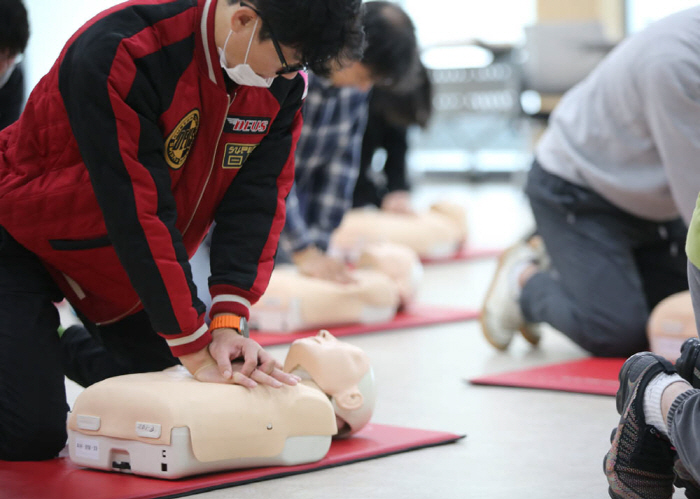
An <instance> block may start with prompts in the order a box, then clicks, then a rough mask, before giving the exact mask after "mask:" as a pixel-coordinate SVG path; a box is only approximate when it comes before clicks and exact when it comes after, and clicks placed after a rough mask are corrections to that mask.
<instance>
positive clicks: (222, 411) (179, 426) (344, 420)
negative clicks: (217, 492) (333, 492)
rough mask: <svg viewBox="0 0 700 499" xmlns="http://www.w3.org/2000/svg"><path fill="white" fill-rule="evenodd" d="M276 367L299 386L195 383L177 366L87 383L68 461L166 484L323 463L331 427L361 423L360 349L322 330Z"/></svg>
mask: <svg viewBox="0 0 700 499" xmlns="http://www.w3.org/2000/svg"><path fill="white" fill-rule="evenodd" d="M285 369H286V370H287V372H291V371H294V372H297V373H299V374H300V375H302V377H303V378H304V381H303V382H302V383H300V384H298V385H297V386H293V387H292V386H284V387H282V388H278V389H275V388H269V387H267V386H263V385H258V386H257V387H256V388H254V389H248V388H244V387H242V386H238V385H227V384H218V383H203V382H200V381H197V380H195V379H194V378H193V377H192V376H191V375H190V374H189V372H187V370H185V368H183V367H180V366H178V367H177V368H171V369H167V370H165V371H162V372H156V373H142V374H130V375H126V376H117V377H115V378H110V379H107V380H105V381H102V382H100V383H96V384H94V385H92V386H90V387H89V388H87V389H86V390H84V391H83V392H82V393H81V394H80V395H79V396H78V398H77V400H76V402H75V405H74V407H73V411H72V412H71V413H70V415H69V418H68V445H69V452H70V458H71V460H72V461H74V462H75V463H76V464H78V465H81V466H86V467H89V468H97V469H102V470H110V471H119V472H123V473H133V474H138V475H147V476H152V477H157V478H168V479H173V478H181V477H184V476H189V475H195V474H201V473H209V472H213V471H222V470H231V469H238V468H251V467H260V466H291V465H297V464H304V463H310V462H315V461H318V460H320V459H322V458H323V457H324V456H325V455H326V453H327V452H328V449H329V447H330V443H331V438H332V437H333V436H334V435H336V434H337V433H338V426H337V425H336V420H338V421H339V424H340V426H341V428H342V430H343V435H344V436H347V435H349V434H350V433H354V432H356V431H358V430H359V429H360V428H362V426H364V425H365V424H367V422H368V421H369V418H370V417H371V414H372V410H373V409H374V399H375V388H374V377H373V374H372V369H371V367H370V364H369V360H368V358H367V356H366V354H365V353H364V352H362V350H360V349H358V348H357V347H354V346H352V345H348V344H346V343H343V342H340V341H338V340H336V339H335V338H334V337H333V336H331V335H330V334H329V333H328V332H326V331H322V332H321V333H319V335H318V336H317V337H313V338H306V339H304V340H298V341H297V342H295V343H294V344H293V345H292V347H291V348H290V355H289V356H288V360H287V362H286V363H285Z"/></svg>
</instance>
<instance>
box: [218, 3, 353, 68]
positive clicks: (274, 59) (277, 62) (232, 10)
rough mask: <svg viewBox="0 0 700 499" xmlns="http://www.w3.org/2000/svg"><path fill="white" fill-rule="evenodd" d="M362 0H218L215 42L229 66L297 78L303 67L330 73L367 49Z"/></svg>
mask: <svg viewBox="0 0 700 499" xmlns="http://www.w3.org/2000/svg"><path fill="white" fill-rule="evenodd" d="M360 6H361V2H360V0H330V1H329V0H306V1H303V2H302V1H299V0H243V1H241V0H218V2H217V4H216V21H215V33H214V37H215V41H216V46H217V47H219V48H220V49H222V50H223V51H224V58H223V59H224V61H225V63H226V66H227V67H228V68H234V67H235V66H237V65H239V64H244V63H245V64H248V65H249V66H250V67H251V69H252V70H253V72H254V73H255V74H257V75H258V76H260V77H262V78H275V77H276V76H285V77H287V78H290V79H291V78H294V76H296V73H297V71H298V70H299V69H301V68H302V67H308V68H309V69H311V70H313V71H314V72H315V73H318V74H321V75H327V74H328V73H329V71H330V68H331V66H332V65H333V63H334V62H335V61H337V60H341V59H342V60H347V59H351V58H354V57H357V55H358V54H360V53H361V49H362V44H363V39H364V37H363V33H362V28H361V24H360V11H361V8H360Z"/></svg>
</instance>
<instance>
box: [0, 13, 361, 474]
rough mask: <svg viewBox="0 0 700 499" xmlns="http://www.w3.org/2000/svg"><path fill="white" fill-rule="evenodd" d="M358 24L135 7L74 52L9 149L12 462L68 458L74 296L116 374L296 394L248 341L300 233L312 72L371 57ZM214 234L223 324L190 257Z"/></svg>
mask: <svg viewBox="0 0 700 499" xmlns="http://www.w3.org/2000/svg"><path fill="white" fill-rule="evenodd" d="M359 10H360V2H359V0H306V1H303V2H302V1H300V0H246V1H234V0H136V1H132V2H128V3H126V4H121V5H119V6H117V7H114V8H112V9H109V10H107V11H105V12H103V13H102V14H100V15H98V16H97V17H96V18H94V19H93V20H91V21H90V22H88V23H87V24H86V25H85V26H83V27H82V28H81V29H80V30H79V31H78V32H77V33H76V34H75V35H74V36H73V37H72V38H71V39H70V40H69V42H68V44H67V45H66V47H65V48H64V49H63V51H62V52H61V55H60V56H59V59H58V60H57V62H56V64H55V65H54V66H53V68H52V69H51V71H50V72H49V73H48V74H47V75H46V76H45V77H44V78H43V79H42V80H41V81H40V83H39V84H38V85H37V87H36V88H35V90H34V91H33V92H32V94H31V96H30V98H29V101H28V103H27V106H26V108H25V110H24V112H23V114H22V116H21V118H20V120H19V121H18V122H16V123H15V124H14V125H12V126H10V127H8V128H7V129H5V130H4V131H3V132H2V133H0V459H4V460H34V459H46V458H50V457H53V456H55V455H56V453H57V452H58V451H59V450H60V449H61V448H62V447H63V445H64V443H65V438H66V433H65V416H66V410H67V406H66V399H65V391H64V387H63V372H64V371H63V366H62V358H61V357H62V354H61V351H62V350H61V346H60V342H59V337H58V335H57V328H58V326H59V322H58V315H57V313H56V310H55V307H54V306H53V304H52V301H56V300H58V299H60V298H61V296H65V297H66V298H67V299H68V300H69V301H70V303H71V304H72V305H73V307H74V308H75V309H76V310H77V311H78V313H79V315H80V316H81V318H82V319H83V321H84V323H85V325H86V327H87V328H88V329H90V330H91V332H93V333H94V334H95V335H96V336H99V338H100V339H101V340H102V343H103V344H104V347H105V348H106V350H107V351H109V353H111V354H113V355H114V358H115V365H116V366H119V368H118V369H117V370H116V372H109V373H105V376H108V375H113V374H121V373H127V372H139V371H149V370H156V369H162V368H164V367H168V366H169V365H173V364H175V363H176V362H177V361H178V359H177V358H179V361H180V362H181V363H182V364H183V365H184V366H185V367H186V368H187V369H189V370H190V372H192V373H193V374H194V375H195V376H196V377H197V378H198V379H200V380H201V381H213V382H222V383H238V384H241V385H244V386H248V387H253V386H255V385H256V384H257V383H263V384H268V385H271V386H281V385H282V383H287V384H294V383H295V382H296V379H295V378H294V377H291V376H289V375H286V374H284V373H282V371H281V370H280V369H279V368H278V366H276V364H275V362H274V360H273V359H272V357H271V356H270V355H269V354H268V353H267V352H265V351H264V350H263V349H262V348H261V347H260V346H259V345H258V344H257V343H255V342H254V341H252V340H250V339H248V338H245V337H243V335H241V334H239V333H240V332H243V330H244V327H243V323H242V322H243V321H242V319H245V318H247V316H248V309H249V307H250V305H251V304H252V303H254V302H255V301H256V300H258V298H259V297H260V296H261V295H262V293H263V292H264V291H265V288H266V287H267V284H268V280H269V276H270V272H271V271H272V267H273V260H274V255H275V252H276V250H277V243H278V237H279V233H280V231H281V229H282V226H283V225H284V213H285V198H286V196H287V194H288V192H289V189H290V188H291V184H292V181H293V178H294V150H295V146H296V142H297V139H298V136H299V131H300V128H301V113H300V106H301V103H302V99H303V97H304V93H305V80H304V77H303V74H299V73H298V71H299V69H301V68H302V67H304V66H308V67H310V68H311V69H313V70H314V71H318V70H320V71H324V70H327V69H328V65H329V63H330V62H331V61H332V60H333V59H335V58H339V57H340V58H344V57H346V56H347V52H348V51H351V52H354V51H355V50H357V49H359V46H360V45H361V40H362V34H361V29H360V28H359V22H358V15H359ZM280 75H281V76H282V77H281V78H277V76H280ZM214 221H216V229H215V232H214V235H213V240H212V249H211V251H212V263H211V267H212V274H211V277H210V279H209V285H210V292H211V294H212V298H213V300H212V301H213V305H212V308H211V310H210V316H211V317H213V320H212V324H211V325H210V326H207V325H206V323H205V321H204V316H205V308H204V306H203V304H202V302H201V301H200V299H199V298H198V297H197V290H196V288H195V286H194V284H193V283H192V276H191V271H190V267H189V263H188V259H189V257H191V256H192V255H193V253H194V252H195V250H196V249H197V247H198V246H199V244H200V243H201V242H202V239H203V238H204V236H205V235H206V233H207V230H208V229H209V227H210V225H211V224H212V223H213V222H214ZM168 347H169V348H168ZM236 359H239V360H238V361H237V362H233V361H234V360H236ZM93 381H94V380H93Z"/></svg>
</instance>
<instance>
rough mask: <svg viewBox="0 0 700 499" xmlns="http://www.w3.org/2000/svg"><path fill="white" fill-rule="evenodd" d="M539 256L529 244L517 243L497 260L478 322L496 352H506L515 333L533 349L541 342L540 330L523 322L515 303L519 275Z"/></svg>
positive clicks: (536, 326) (518, 295) (518, 306)
mask: <svg viewBox="0 0 700 499" xmlns="http://www.w3.org/2000/svg"><path fill="white" fill-rule="evenodd" d="M538 256H539V255H538V252H537V251H536V250H535V249H534V248H533V247H532V246H531V245H530V244H528V243H527V242H519V243H517V244H515V245H513V246H511V247H510V248H508V249H507V250H506V251H505V252H504V253H503V254H502V255H501V257H500V258H499V260H498V267H497V268H496V273H495V275H494V277H493V281H492V282H491V287H490V288H489V291H488V293H487V294H486V299H485V300H484V306H483V307H482V309H481V317H480V320H481V328H482V330H483V332H484V336H485V337H486V340H487V341H488V342H489V343H491V344H492V345H493V346H494V347H496V348H498V349H499V350H505V349H506V348H508V345H510V342H511V341H512V340H513V337H514V336H515V333H516V332H517V331H520V332H521V333H522V335H523V336H524V337H525V339H526V340H527V341H528V342H530V343H532V344H533V345H536V344H537V343H539V341H540V338H541V336H542V334H541V331H540V328H539V326H538V325H537V324H528V323H526V322H525V319H524V317H523V314H522V311H521V310H520V304H519V303H518V299H519V298H520V286H519V285H518V274H519V273H520V272H521V271H522V270H523V269H524V268H525V267H526V266H527V265H528V264H529V263H535V264H536V263H537V261H538Z"/></svg>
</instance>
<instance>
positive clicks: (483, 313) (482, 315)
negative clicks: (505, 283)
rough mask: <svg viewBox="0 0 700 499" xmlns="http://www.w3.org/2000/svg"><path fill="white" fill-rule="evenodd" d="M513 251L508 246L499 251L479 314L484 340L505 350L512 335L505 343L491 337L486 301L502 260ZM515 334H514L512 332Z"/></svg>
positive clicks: (494, 284)
mask: <svg viewBox="0 0 700 499" xmlns="http://www.w3.org/2000/svg"><path fill="white" fill-rule="evenodd" d="M512 251H515V247H512V248H509V249H507V250H505V251H504V252H503V253H501V256H499V257H498V265H497V266H496V272H495V273H494V277H493V279H492V280H491V284H490V285H489V289H488V291H487V292H486V297H485V298H484V306H483V307H481V313H480V314H479V322H480V323H481V332H482V333H483V334H484V338H486V341H488V342H489V343H490V344H491V346H493V347H494V348H496V349H497V350H501V351H503V350H506V349H507V348H508V346H509V345H510V343H511V341H512V340H513V337H511V339H510V340H509V341H508V343H506V344H505V345H504V344H502V343H500V342H498V341H497V340H496V339H494V338H493V335H491V334H490V333H489V331H490V329H489V327H488V326H487V325H486V318H485V317H486V303H487V302H488V301H489V299H490V298H491V295H492V294H493V290H494V288H495V287H496V281H497V279H496V276H497V275H498V273H499V272H500V271H501V269H502V268H503V265H504V262H505V260H506V258H508V255H509V254H510V253H511V252H512ZM513 336H515V334H513Z"/></svg>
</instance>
